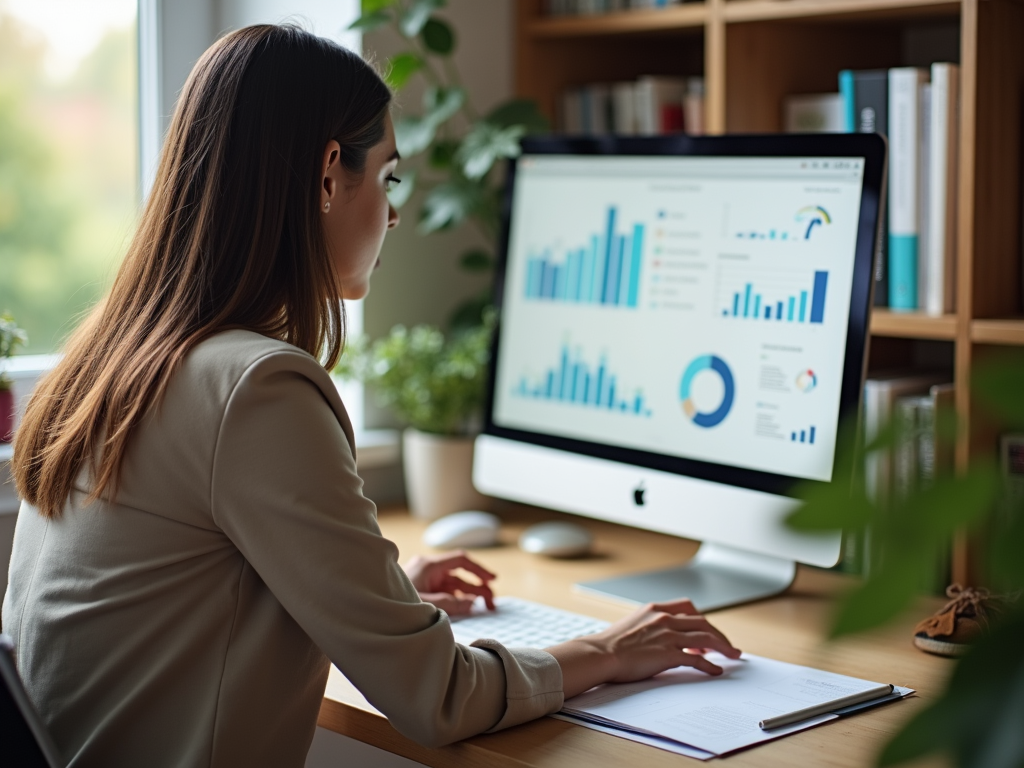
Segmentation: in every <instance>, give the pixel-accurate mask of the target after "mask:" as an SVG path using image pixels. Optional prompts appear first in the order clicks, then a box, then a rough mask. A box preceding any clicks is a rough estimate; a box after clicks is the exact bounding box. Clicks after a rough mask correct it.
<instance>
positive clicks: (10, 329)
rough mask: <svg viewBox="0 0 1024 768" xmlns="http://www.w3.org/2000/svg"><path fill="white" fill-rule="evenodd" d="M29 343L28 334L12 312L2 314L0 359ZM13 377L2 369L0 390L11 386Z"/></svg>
mask: <svg viewBox="0 0 1024 768" xmlns="http://www.w3.org/2000/svg"><path fill="white" fill-rule="evenodd" d="M27 343H28V335H27V334H26V333H25V331H24V330H23V329H22V328H19V327H18V324H17V323H16V322H14V317H13V316H12V315H11V313H10V312H4V313H3V314H0V360H7V359H8V358H10V357H12V356H13V355H14V353H15V352H17V351H18V347H22V346H24V345H25V344H27ZM11 384H12V382H11V378H10V377H9V376H8V375H7V373H6V371H3V370H0V391H2V390H6V389H10V388H11Z"/></svg>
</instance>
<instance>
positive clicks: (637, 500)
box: [633, 482, 647, 507]
mask: <svg viewBox="0 0 1024 768" xmlns="http://www.w3.org/2000/svg"><path fill="white" fill-rule="evenodd" d="M646 491H647V489H646V488H644V484H643V482H641V483H640V485H638V486H637V487H636V488H635V489H634V491H633V503H634V504H636V505H637V506H638V507H642V506H643V505H644V493H646Z"/></svg>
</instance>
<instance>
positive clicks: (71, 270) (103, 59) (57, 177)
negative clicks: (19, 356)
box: [0, 7, 138, 353]
mask: <svg viewBox="0 0 1024 768" xmlns="http://www.w3.org/2000/svg"><path fill="white" fill-rule="evenodd" d="M135 39H136V36H135V31H134V29H133V28H129V29H121V30H111V31H110V32H108V33H107V34H106V36H105V37H104V38H103V39H102V40H101V41H100V43H99V45H98V46H97V47H96V48H95V49H94V50H93V51H92V53H90V54H89V55H88V56H87V57H85V58H84V59H83V60H82V62H81V63H80V64H79V66H78V68H77V69H76V70H75V72H74V73H73V74H72V75H71V76H70V77H69V78H67V79H64V80H60V81H57V82H54V81H53V80H52V79H50V78H49V77H48V76H47V74H46V70H45V68H44V62H45V55H46V49H45V46H44V43H43V42H41V41H40V40H39V39H38V38H37V37H36V36H35V35H33V34H32V31H31V30H30V29H28V28H26V27H24V26H22V25H20V24H19V22H18V21H17V20H16V19H14V18H13V17H12V16H10V15H8V14H5V13H4V12H3V9H2V7H0V312H3V311H9V312H11V314H12V315H13V316H14V317H15V318H16V320H17V322H18V324H19V325H20V326H22V327H23V328H25V330H26V331H27V332H28V337H29V343H28V345H27V347H26V348H25V349H24V352H26V353H41V352H52V351H55V350H56V349H58V348H59V347H60V344H61V342H62V340H63V339H64V337H66V336H67V334H68V333H69V332H70V331H71V330H72V329H73V328H74V326H75V324H76V323H77V321H78V320H79V319H80V318H81V317H82V315H83V314H84V312H85V311H87V310H88V309H89V308H90V307H91V306H92V305H93V304H94V303H95V302H96V300H97V299H98V298H99V297H100V296H101V295H102V293H103V292H104V291H105V290H106V288H107V287H108V285H109V283H110V280H111V279H112V278H113V275H114V270H115V269H116V266H117V264H118V263H119V262H120V259H121V256H122V255H123V253H124V250H125V248H126V246H127V243H128V237H129V235H130V233H131V232H132V230H133V228H134V225H135V220H136V215H137V209H138V192H137V186H138V183H137V178H138V174H137V172H136V167H137V162H138V161H137V156H138V152H137V149H136V146H137V135H138V131H137V129H136V124H137V109H136V103H137V86H136V77H137V71H138V67H137V65H136V43H135Z"/></svg>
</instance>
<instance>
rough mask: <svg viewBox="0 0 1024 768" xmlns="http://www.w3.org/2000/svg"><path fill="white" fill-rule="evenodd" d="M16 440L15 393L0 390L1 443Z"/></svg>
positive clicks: (8, 390)
mask: <svg viewBox="0 0 1024 768" xmlns="http://www.w3.org/2000/svg"><path fill="white" fill-rule="evenodd" d="M13 439H14V392H13V391H11V390H10V389H0V443H9V442H11V440H13Z"/></svg>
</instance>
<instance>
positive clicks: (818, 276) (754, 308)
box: [719, 270, 828, 323]
mask: <svg viewBox="0 0 1024 768" xmlns="http://www.w3.org/2000/svg"><path fill="white" fill-rule="evenodd" d="M730 282H731V283H732V284H735V282H736V281H735V280H732V281H730ZM766 282H767V283H768V284H764V285H762V284H761V283H759V282H758V280H757V279H756V278H752V279H749V280H744V281H742V286H741V287H739V288H738V289H733V288H728V289H725V291H723V290H722V289H720V291H719V300H720V303H721V304H722V309H721V314H722V316H723V317H738V318H746V319H748V320H762V321H770V322H776V323H824V322H825V293H826V289H827V287H828V272H827V271H825V270H817V271H816V272H814V275H813V278H812V279H811V280H806V281H804V282H805V286H806V287H804V286H801V285H798V284H797V282H796V281H792V280H786V281H783V282H781V283H780V281H778V280H777V279H775V280H771V281H766ZM723 293H724V294H725V295H723Z"/></svg>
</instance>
